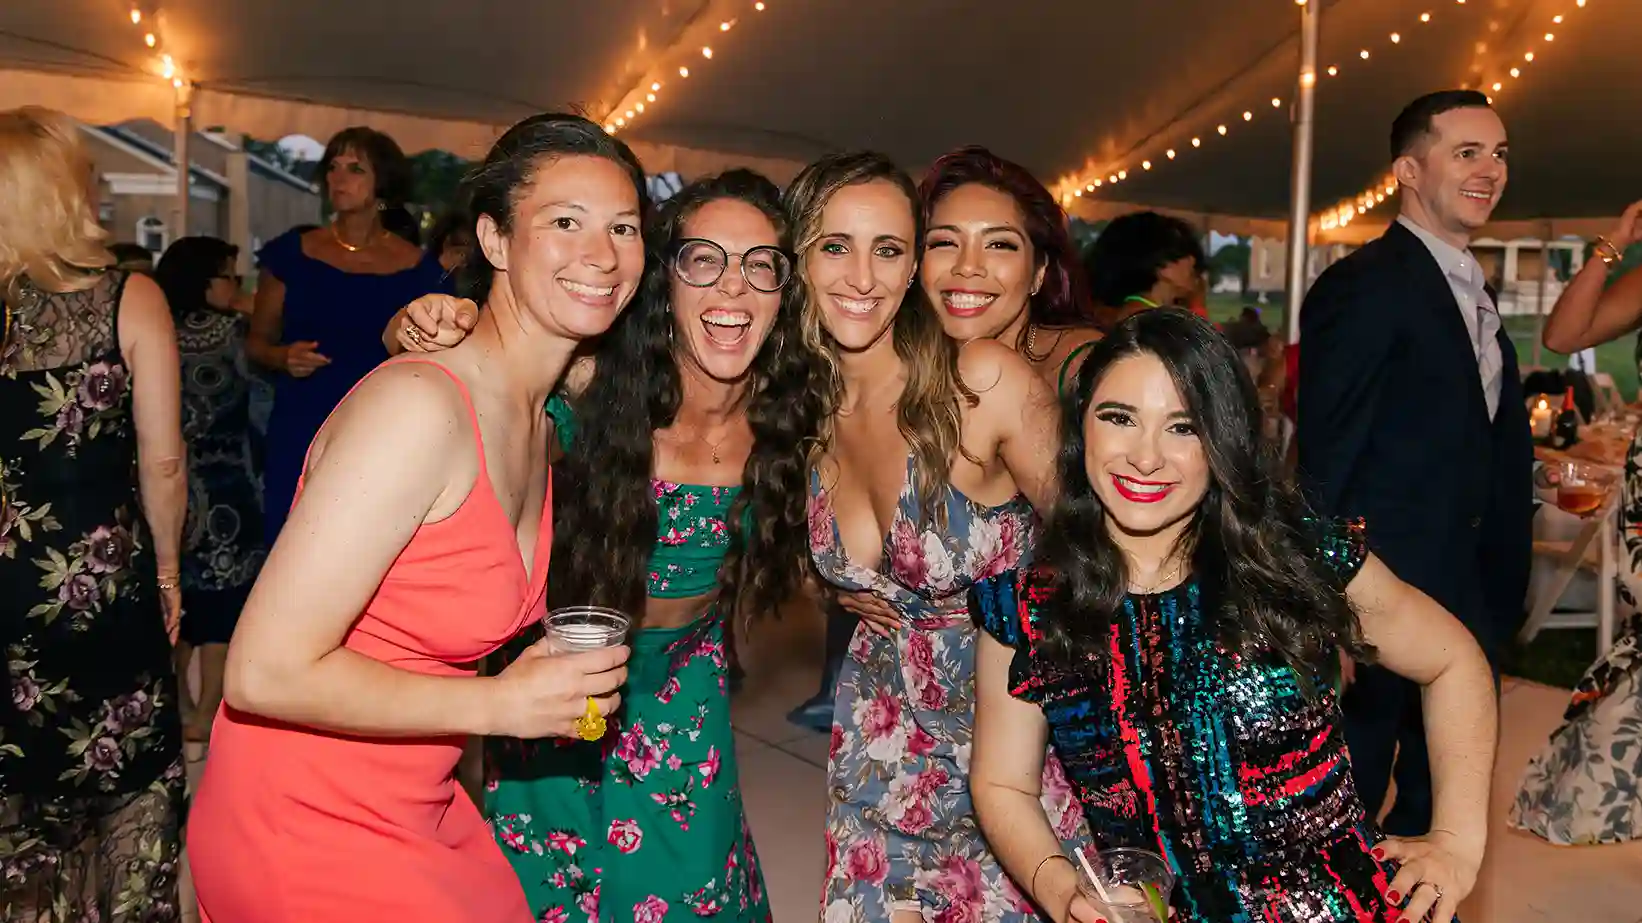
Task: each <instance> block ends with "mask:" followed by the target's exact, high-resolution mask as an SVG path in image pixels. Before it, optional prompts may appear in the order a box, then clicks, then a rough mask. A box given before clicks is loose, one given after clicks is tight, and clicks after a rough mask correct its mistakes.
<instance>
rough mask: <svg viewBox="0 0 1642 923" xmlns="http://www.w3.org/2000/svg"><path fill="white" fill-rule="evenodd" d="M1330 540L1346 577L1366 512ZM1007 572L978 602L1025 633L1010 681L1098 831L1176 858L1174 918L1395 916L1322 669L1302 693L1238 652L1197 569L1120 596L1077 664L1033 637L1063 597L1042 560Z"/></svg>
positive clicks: (1110, 841) (1264, 662) (1237, 922)
mask: <svg viewBox="0 0 1642 923" xmlns="http://www.w3.org/2000/svg"><path fill="white" fill-rule="evenodd" d="M1320 554H1321V555H1322V556H1323V557H1324V558H1325V559H1326V560H1327V561H1329V563H1330V564H1331V565H1332V566H1333V568H1334V569H1335V571H1336V573H1338V574H1339V575H1340V577H1341V578H1342V580H1343V581H1345V582H1349V581H1350V579H1351V578H1352V577H1354V576H1355V575H1356V573H1357V570H1358V569H1359V568H1360V567H1361V566H1362V563H1363V560H1364V559H1365V558H1366V556H1367V550H1366V547H1365V546H1364V544H1363V540H1362V533H1361V530H1360V529H1359V528H1356V527H1348V526H1344V525H1339V524H1330V525H1329V526H1328V528H1327V529H1326V530H1325V534H1324V535H1323V536H1322V541H1321V550H1320ZM1009 576H1011V575H1008V574H1006V575H1003V576H1002V577H1000V578H998V579H996V580H991V581H986V582H983V583H978V584H976V586H975V588H974V589H973V590H971V593H970V603H971V606H972V607H973V610H974V614H975V616H976V618H977V619H979V620H980V622H981V624H982V626H983V627H984V629H985V630H986V632H987V633H988V634H990V635H992V636H993V637H994V638H996V639H998V640H999V641H1000V642H1002V643H1004V644H1006V645H1008V646H1010V647H1012V648H1014V649H1015V652H1016V653H1015V658H1014V662H1013V663H1012V664H1011V666H1010V670H1009V685H1010V691H1011V693H1012V694H1013V695H1015V696H1016V697H1018V698H1021V699H1024V700H1026V701H1030V702H1033V703H1035V704H1037V705H1038V706H1039V707H1040V708H1041V709H1042V710H1043V714H1044V717H1045V718H1046V719H1047V721H1048V724H1049V734H1050V742H1051V743H1052V745H1053V747H1054V750H1055V753H1056V754H1058V755H1059V756H1060V759H1061V762H1062V764H1063V765H1064V766H1065V768H1066V775H1067V778H1068V779H1069V780H1070V781H1071V783H1072V788H1073V791H1074V792H1075V793H1076V794H1077V796H1078V800H1079V801H1080V802H1081V803H1082V805H1083V813H1084V816H1085V817H1086V818H1087V819H1088V821H1089V831H1090V834H1091V835H1092V836H1093V837H1094V839H1095V842H1096V843H1097V844H1098V845H1099V846H1101V847H1102V848H1110V847H1116V846H1132V847H1139V848H1142V849H1149V850H1151V851H1153V852H1156V853H1159V854H1160V855H1162V856H1163V857H1164V858H1165V859H1166V860H1167V861H1168V862H1169V864H1170V866H1172V867H1173V869H1174V871H1175V874H1176V876H1177V883H1176V885H1175V890H1174V897H1173V906H1174V910H1175V911H1176V912H1177V914H1178V915H1179V919H1180V921H1181V923H1346V921H1351V923H1371V921H1385V923H1389V921H1390V920H1392V919H1394V917H1393V916H1392V909H1393V908H1392V907H1391V905H1390V904H1388V903H1387V902H1386V900H1385V898H1384V897H1383V894H1384V891H1385V888H1386V887H1387V886H1388V885H1389V884H1390V882H1391V878H1392V870H1391V868H1390V867H1389V866H1387V865H1386V864H1384V863H1381V862H1379V861H1377V860H1375V859H1374V857H1373V856H1372V855H1371V850H1372V848H1373V844H1374V843H1375V841H1376V840H1377V839H1378V834H1377V832H1376V831H1375V830H1374V828H1373V826H1372V824H1371V822H1370V821H1369V819H1368V818H1367V817H1366V816H1365V814H1364V809H1363V805H1362V802H1361V800H1360V799H1359V798H1358V797H1357V792H1356V788H1355V787H1354V784H1353V782H1352V778H1351V767H1350V762H1349V760H1348V758H1347V755H1346V748H1345V739H1344V737H1343V736H1342V734H1341V730H1340V707H1339V702H1338V699H1337V698H1336V696H1335V692H1334V689H1333V687H1332V686H1331V685H1330V684H1329V683H1328V682H1327V678H1326V677H1317V678H1316V679H1317V682H1316V683H1315V687H1314V688H1316V689H1317V690H1318V691H1316V692H1315V693H1314V694H1313V695H1312V697H1310V698H1308V697H1307V696H1306V695H1305V693H1304V692H1303V691H1302V689H1301V685H1300V683H1299V681H1298V678H1297V676H1296V674H1295V672H1294V671H1293V670H1292V669H1290V668H1289V667H1288V666H1287V665H1286V664H1285V663H1284V662H1283V661H1282V659H1281V658H1280V657H1278V656H1277V655H1275V654H1271V653H1267V654H1262V655H1259V656H1255V657H1240V656H1238V655H1236V654H1233V653H1231V652H1228V651H1227V650H1226V649H1225V648H1224V647H1222V646H1221V644H1220V643H1219V641H1218V640H1217V634H1216V632H1215V631H1214V624H1213V621H1212V619H1210V618H1209V617H1207V616H1206V615H1205V614H1204V613H1205V609H1206V608H1207V607H1206V606H1205V605H1204V601H1203V599H1202V595H1203V594H1202V590H1201V587H1200V586H1199V585H1198V583H1197V582H1196V581H1195V580H1190V581H1187V582H1186V583H1185V584H1182V585H1181V586H1179V587H1176V588H1175V589H1173V590H1168V591H1165V592H1163V593H1159V594H1155V595H1149V596H1136V595H1131V596H1129V597H1127V598H1126V599H1125V600H1124V603H1123V611H1122V612H1121V613H1120V614H1119V616H1118V617H1117V618H1114V619H1113V621H1112V626H1111V630H1110V639H1109V645H1108V648H1107V651H1108V654H1107V656H1106V657H1103V658H1101V659H1100V660H1099V661H1098V662H1096V661H1091V662H1089V664H1088V665H1087V666H1083V667H1081V668H1076V669H1067V668H1065V667H1063V666H1061V665H1059V664H1058V663H1056V662H1053V661H1051V660H1050V659H1049V658H1048V657H1047V656H1045V655H1042V654H1041V653H1040V652H1039V651H1038V649H1037V644H1036V642H1037V640H1038V638H1039V635H1038V631H1037V623H1038V619H1039V618H1040V617H1041V614H1042V613H1043V612H1044V611H1045V610H1046V609H1047V608H1049V607H1051V606H1054V605H1056V600H1055V592H1054V590H1053V589H1051V583H1050V579H1049V575H1047V574H1045V573H1043V572H1042V571H1037V570H1030V571H1024V572H1022V574H1021V577H1020V583H1019V586H1018V587H1017V585H1016V583H1015V581H1012V580H1009V579H1007V578H1008V577H1009Z"/></svg>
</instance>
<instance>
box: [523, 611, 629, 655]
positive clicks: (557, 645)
mask: <svg viewBox="0 0 1642 923" xmlns="http://www.w3.org/2000/svg"><path fill="white" fill-rule="evenodd" d="M542 625H543V626H544V627H545V628H546V629H547V637H548V638H549V639H550V643H551V644H552V647H553V649H554V650H555V651H558V652H560V653H565V654H571V653H575V652H577V651H596V650H598V649H599V648H601V647H618V646H620V645H621V644H623V643H625V642H626V641H627V632H628V631H629V630H630V629H631V628H632V627H633V619H632V618H631V617H629V616H628V615H627V614H626V613H625V612H619V611H617V610H615V609H606V608H604V607H602V606H566V607H565V608H563V609H554V610H553V611H552V612H549V613H548V614H547V616H546V617H545V618H543V619H542Z"/></svg>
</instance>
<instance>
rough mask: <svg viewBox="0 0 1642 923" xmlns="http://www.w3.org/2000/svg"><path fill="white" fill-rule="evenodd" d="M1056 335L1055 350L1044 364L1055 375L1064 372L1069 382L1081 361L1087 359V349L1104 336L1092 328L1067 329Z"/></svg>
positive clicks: (1075, 373) (1081, 365)
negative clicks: (1057, 336)
mask: <svg viewBox="0 0 1642 923" xmlns="http://www.w3.org/2000/svg"><path fill="white" fill-rule="evenodd" d="M1058 333H1059V334H1060V336H1059V338H1058V339H1057V340H1055V348H1054V349H1053V350H1052V351H1051V352H1050V354H1049V358H1048V359H1046V360H1045V362H1044V364H1045V365H1046V366H1048V367H1049V368H1050V369H1051V370H1053V372H1054V374H1056V375H1060V374H1062V373H1063V371H1064V374H1065V377H1066V379H1067V380H1068V381H1070V380H1071V379H1072V378H1073V377H1074V376H1076V375H1077V373H1078V369H1080V368H1082V367H1083V361H1084V360H1085V359H1088V358H1089V349H1088V347H1090V346H1091V345H1093V344H1095V343H1099V342H1100V341H1101V340H1104V339H1106V334H1104V333H1101V332H1100V331H1099V330H1096V329H1095V328H1094V327H1067V328H1065V329H1063V330H1060V331H1058Z"/></svg>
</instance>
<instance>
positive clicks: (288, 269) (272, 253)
mask: <svg viewBox="0 0 1642 923" xmlns="http://www.w3.org/2000/svg"><path fill="white" fill-rule="evenodd" d="M256 256H257V267H258V268H259V269H264V270H267V271H268V272H270V273H273V275H274V278H276V279H278V280H279V281H281V282H289V281H290V280H291V279H292V278H294V277H295V276H296V275H298V274H299V273H300V272H301V271H302V270H301V268H300V266H301V264H302V263H303V262H305V261H306V260H307V259H308V257H307V256H306V255H305V254H304V253H303V252H302V232H301V231H298V230H294V229H293V230H290V231H286V232H285V233H283V234H281V235H279V236H278V237H276V238H274V239H273V240H270V241H268V242H267V243H266V244H263V245H262V249H261V250H258V251H257V254H256Z"/></svg>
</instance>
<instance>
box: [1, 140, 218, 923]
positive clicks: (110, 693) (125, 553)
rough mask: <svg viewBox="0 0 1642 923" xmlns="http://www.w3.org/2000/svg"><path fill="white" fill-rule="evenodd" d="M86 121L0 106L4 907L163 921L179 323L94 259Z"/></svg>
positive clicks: (169, 842) (177, 802) (168, 891)
mask: <svg viewBox="0 0 1642 923" xmlns="http://www.w3.org/2000/svg"><path fill="white" fill-rule="evenodd" d="M78 138H79V130H78V129H77V128H76V127H75V126H74V124H73V123H72V122H70V121H69V120H68V119H66V118H65V117H62V116H59V115H57V114H55V113H50V112H46V111H44V110H31V109H24V110H20V111H13V112H6V113H0V188H6V189H13V190H17V189H23V190H31V192H30V193H29V195H28V196H27V197H25V198H24V199H23V200H22V201H8V202H7V203H6V205H5V208H3V209H0V241H4V242H5V246H4V247H3V248H0V302H3V307H4V321H3V325H0V654H3V656H4V662H5V668H6V669H5V678H6V688H5V690H4V692H3V693H0V919H4V920H8V921H10V920H17V921H25V923H79V921H83V920H97V921H100V923H148V921H162V920H176V919H178V918H179V916H180V908H179V906H178V903H177V873H178V870H179V869H178V861H179V859H180V852H181V838H180V834H181V830H180V826H179V824H180V814H181V809H182V804H183V786H184V778H183V763H182V740H181V720H180V715H179V713H178V708H177V696H176V682H175V679H174V676H173V673H172V669H171V646H170V644H169V643H168V640H167V637H166V635H167V631H168V629H169V630H170V631H171V632H175V631H176V625H177V619H178V617H179V615H180V607H179V598H178V595H177V569H178V563H179V562H178V558H179V555H180V550H179V546H180V544H181V533H182V523H183V515H184V506H185V502H186V488H185V486H184V480H183V466H182V454H183V440H182V431H181V427H180V426H179V425H178V392H177V358H176V341H175V339H174V338H173V335H172V328H171V318H170V313H169V311H168V310H167V309H166V304H165V297H164V296H163V295H162V294H160V290H159V287H158V286H156V285H155V284H154V283H153V282H152V281H151V280H149V279H148V278H147V277H145V276H128V275H127V274H126V273H124V272H119V271H110V270H105V269H104V268H103V267H106V266H109V265H111V264H112V263H113V262H114V260H113V257H112V256H111V255H110V254H109V253H108V252H107V251H106V250H105V249H103V246H102V237H101V232H100V231H98V230H97V222H96V210H95V207H94V205H93V204H92V203H91V202H90V201H88V199H87V196H86V193H85V177H86V176H87V175H88V172H89V170H90V165H89V163H88V162H87V161H86V159H85V157H84V156H83V154H82V152H81V149H80V146H79V140H78ZM9 171H19V172H25V171H32V175H26V176H23V175H15V174H10V173H9ZM62 216H70V217H69V218H66V219H65V218H64V217H62ZM173 636H174V635H173Z"/></svg>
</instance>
